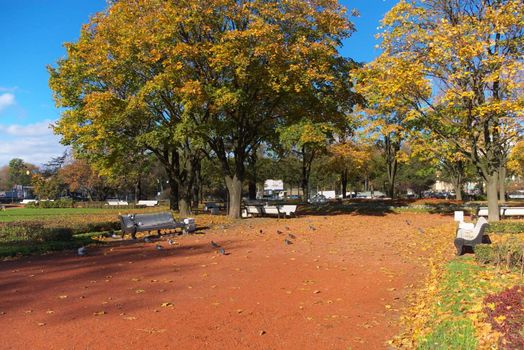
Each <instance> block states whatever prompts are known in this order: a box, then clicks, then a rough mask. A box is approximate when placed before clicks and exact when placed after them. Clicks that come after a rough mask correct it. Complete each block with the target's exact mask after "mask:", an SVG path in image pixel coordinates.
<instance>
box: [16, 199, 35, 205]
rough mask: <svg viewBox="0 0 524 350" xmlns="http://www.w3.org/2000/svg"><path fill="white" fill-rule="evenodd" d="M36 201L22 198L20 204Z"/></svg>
mask: <svg viewBox="0 0 524 350" xmlns="http://www.w3.org/2000/svg"><path fill="white" fill-rule="evenodd" d="M29 203H38V201H37V200H36V199H24V200H23V201H21V202H20V204H29Z"/></svg>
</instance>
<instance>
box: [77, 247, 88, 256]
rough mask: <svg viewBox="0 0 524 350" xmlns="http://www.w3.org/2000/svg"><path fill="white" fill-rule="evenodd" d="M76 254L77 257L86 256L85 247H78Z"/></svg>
mask: <svg viewBox="0 0 524 350" xmlns="http://www.w3.org/2000/svg"><path fill="white" fill-rule="evenodd" d="M77 252H78V255H79V256H84V255H86V254H87V250H86V247H80V248H78V251H77Z"/></svg>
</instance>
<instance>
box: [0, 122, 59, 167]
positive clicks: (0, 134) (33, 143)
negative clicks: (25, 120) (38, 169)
mask: <svg viewBox="0 0 524 350" xmlns="http://www.w3.org/2000/svg"><path fill="white" fill-rule="evenodd" d="M50 124H51V121H49V120H47V121H42V122H38V123H35V124H29V125H16V124H13V125H3V124H0V138H1V139H2V141H1V142H0V166H2V165H5V164H7V163H9V161H10V160H11V159H13V158H21V159H23V160H24V161H26V162H29V163H34V164H37V165H41V164H44V163H46V162H48V161H49V160H50V159H51V158H53V157H56V156H59V155H61V154H62V153H63V152H64V150H65V147H64V146H62V145H61V144H60V138H59V137H58V136H56V135H54V134H53V131H52V130H51V128H50V127H49V125H50Z"/></svg>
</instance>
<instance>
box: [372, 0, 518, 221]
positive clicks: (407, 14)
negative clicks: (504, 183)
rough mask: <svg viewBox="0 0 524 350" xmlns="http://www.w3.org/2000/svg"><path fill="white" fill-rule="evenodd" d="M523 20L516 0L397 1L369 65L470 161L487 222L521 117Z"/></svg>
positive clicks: (387, 90) (386, 87) (493, 216)
mask: <svg viewBox="0 0 524 350" xmlns="http://www.w3.org/2000/svg"><path fill="white" fill-rule="evenodd" d="M523 24H524V8H523V7H522V1H520V0H504V1H491V0H471V1H451V0H444V1H442V0H427V1H400V2H399V3H398V4H397V5H396V6H394V7H393V9H392V10H391V11H390V12H389V13H388V14H386V16H385V17H384V19H383V28H384V31H383V32H382V33H381V34H380V38H381V45H380V47H381V49H382V50H383V53H382V54H381V55H380V56H379V57H378V58H377V59H376V60H375V61H374V62H373V63H372V64H371V65H370V66H371V67H372V68H373V69H374V70H375V71H376V72H379V73H380V74H381V75H382V77H383V80H382V81H379V80H374V82H375V83H376V84H377V85H379V86H377V88H380V89H381V90H382V91H384V94H385V95H387V96H389V97H393V96H394V97H395V98H396V99H397V100H398V99H402V100H404V101H405V102H406V103H407V104H410V105H411V106H412V108H413V110H414V112H412V113H411V114H410V115H409V117H410V118H415V119H417V120H418V121H419V122H421V124H422V125H424V127H425V128H426V129H427V130H428V131H429V132H432V133H434V134H435V135H437V136H438V137H439V138H440V139H441V140H444V141H446V142H448V143H450V144H454V145H455V146H456V147H457V149H458V150H459V151H460V152H461V153H462V154H463V155H464V156H465V157H467V158H468V159H469V160H470V161H471V162H472V164H473V165H474V166H475V167H476V169H477V171H478V173H479V175H480V176H481V177H482V178H483V180H484V181H485V182H486V184H487V196H488V207H489V220H490V221H494V220H498V219H499V211H498V205H497V204H498V203H497V195H498V193H497V189H498V187H497V185H498V183H499V172H500V169H501V168H502V167H503V166H504V160H505V158H506V157H505V155H504V152H505V150H506V149H507V146H508V144H511V142H512V139H513V138H514V137H515V135H516V120H517V119H518V118H521V117H522V116H523V95H522V88H523V81H522V74H521V73H522V70H523V60H522V50H523V45H524V40H523V28H524V25H523ZM369 83H372V82H371V81H369Z"/></svg>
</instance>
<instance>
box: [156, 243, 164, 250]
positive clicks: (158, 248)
mask: <svg viewBox="0 0 524 350" xmlns="http://www.w3.org/2000/svg"><path fill="white" fill-rule="evenodd" d="M162 249H164V247H162V246H161V245H160V244H157V245H156V250H162Z"/></svg>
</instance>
